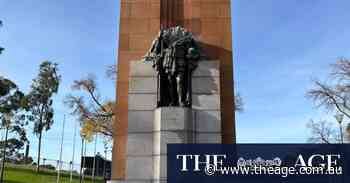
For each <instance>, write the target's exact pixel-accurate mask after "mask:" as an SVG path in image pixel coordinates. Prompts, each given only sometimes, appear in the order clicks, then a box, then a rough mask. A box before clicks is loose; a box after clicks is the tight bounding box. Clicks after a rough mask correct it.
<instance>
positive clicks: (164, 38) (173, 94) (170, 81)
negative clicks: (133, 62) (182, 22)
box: [144, 26, 200, 107]
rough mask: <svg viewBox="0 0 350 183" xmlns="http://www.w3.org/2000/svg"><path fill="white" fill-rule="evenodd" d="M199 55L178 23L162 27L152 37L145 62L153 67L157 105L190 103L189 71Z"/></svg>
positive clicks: (193, 41)
mask: <svg viewBox="0 0 350 183" xmlns="http://www.w3.org/2000/svg"><path fill="white" fill-rule="evenodd" d="M199 59H200V51H199V46H198V44H197V42H196V40H195V39H194V37H193V35H192V33H190V32H188V31H187V30H186V29H184V28H182V27H179V26H177V27H172V28H168V29H163V30H161V31H160V32H159V35H158V37H157V38H156V39H155V40H154V41H153V43H152V46H151V48H150V50H149V51H148V53H147V54H146V56H145V57H144V61H145V62H152V63H153V68H154V69H155V70H156V71H157V74H158V81H157V88H158V90H157V107H164V106H182V107H191V106H192V82H191V80H192V79H191V75H192V72H193V71H194V70H195V69H196V67H197V62H198V60H199Z"/></svg>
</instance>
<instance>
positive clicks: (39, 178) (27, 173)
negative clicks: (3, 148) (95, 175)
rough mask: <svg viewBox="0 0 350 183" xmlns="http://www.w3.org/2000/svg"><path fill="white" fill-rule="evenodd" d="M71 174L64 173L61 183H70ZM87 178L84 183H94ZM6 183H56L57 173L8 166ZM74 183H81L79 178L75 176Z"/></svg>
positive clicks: (99, 182) (100, 182)
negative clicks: (37, 171)
mask: <svg viewBox="0 0 350 183" xmlns="http://www.w3.org/2000/svg"><path fill="white" fill-rule="evenodd" d="M69 177H70V176H69V174H67V173H63V174H61V177H60V183H70V181H69V180H70V179H69ZM87 179H89V178H85V181H84V183H92V181H91V179H89V180H87ZM5 182H6V183H56V182H57V172H55V171H49V170H42V171H41V172H40V173H39V174H37V173H36V171H35V168H34V167H30V166H29V167H28V166H17V165H7V166H6V169H5ZM94 182H95V183H103V182H104V181H103V180H101V179H98V180H95V181H94ZM72 183H79V176H78V175H74V176H73V181H72Z"/></svg>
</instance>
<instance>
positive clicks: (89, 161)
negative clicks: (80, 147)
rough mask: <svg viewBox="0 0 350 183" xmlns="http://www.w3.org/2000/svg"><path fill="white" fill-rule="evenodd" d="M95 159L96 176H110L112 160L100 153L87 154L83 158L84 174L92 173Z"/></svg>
mask: <svg viewBox="0 0 350 183" xmlns="http://www.w3.org/2000/svg"><path fill="white" fill-rule="evenodd" d="M94 160H95V174H94V175H95V176H98V177H106V178H110V175H111V164H112V162H111V161H110V160H107V159H105V158H104V157H102V156H101V155H100V154H97V155H96V156H95V157H93V156H85V157H82V158H81V164H82V165H83V168H84V175H90V176H91V175H92V172H93V168H94Z"/></svg>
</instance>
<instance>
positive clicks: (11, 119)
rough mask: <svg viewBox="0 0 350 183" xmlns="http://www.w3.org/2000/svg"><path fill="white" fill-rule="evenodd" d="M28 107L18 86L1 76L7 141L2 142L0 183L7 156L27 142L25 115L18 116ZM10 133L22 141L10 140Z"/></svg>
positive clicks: (0, 112)
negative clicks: (21, 110)
mask: <svg viewBox="0 0 350 183" xmlns="http://www.w3.org/2000/svg"><path fill="white" fill-rule="evenodd" d="M25 107H26V100H25V96H24V94H23V93H22V92H21V91H19V89H18V87H17V85H16V84H15V83H14V82H12V81H11V80H9V79H6V78H4V77H1V76H0V120H1V128H2V129H5V140H4V141H2V142H0V146H1V147H2V149H3V151H2V153H1V155H2V159H3V161H2V166H1V175H0V176H1V177H0V182H3V175H4V167H5V160H6V158H7V155H12V154H13V153H14V152H16V151H17V150H19V149H20V148H21V147H23V144H24V142H26V141H27V138H26V133H25V129H24V126H25V125H26V124H25V123H23V118H24V115H20V114H17V113H18V112H19V111H20V109H23V108H25ZM9 132H16V133H17V134H18V135H19V136H20V139H19V140H18V139H14V138H11V139H10V140H8V134H9Z"/></svg>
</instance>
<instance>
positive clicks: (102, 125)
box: [64, 75, 115, 141]
mask: <svg viewBox="0 0 350 183" xmlns="http://www.w3.org/2000/svg"><path fill="white" fill-rule="evenodd" d="M72 89H73V90H75V91H82V92H83V93H84V94H85V95H87V96H88V98H89V99H88V101H86V100H85V98H84V97H83V96H81V95H68V96H67V97H66V99H65V101H64V102H65V104H66V105H67V106H68V107H69V108H70V109H72V114H73V115H77V116H78V117H79V121H80V123H81V134H82V135H83V136H84V137H85V138H86V140H88V141H89V140H92V138H93V136H94V135H95V134H97V133H99V134H102V135H103V136H105V137H108V138H110V137H112V136H113V128H112V122H113V119H114V112H113V110H114V107H115V102H114V101H110V100H108V101H102V100H101V97H100V93H99V91H98V88H97V83H96V79H95V77H94V76H93V75H89V76H88V77H86V78H83V79H81V80H76V81H74V83H73V85H72Z"/></svg>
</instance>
